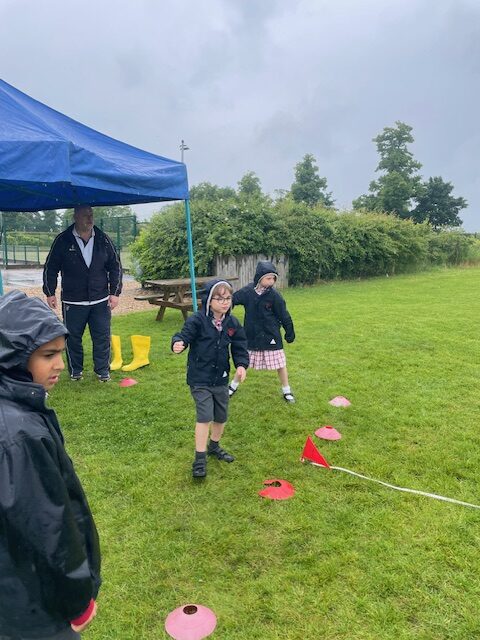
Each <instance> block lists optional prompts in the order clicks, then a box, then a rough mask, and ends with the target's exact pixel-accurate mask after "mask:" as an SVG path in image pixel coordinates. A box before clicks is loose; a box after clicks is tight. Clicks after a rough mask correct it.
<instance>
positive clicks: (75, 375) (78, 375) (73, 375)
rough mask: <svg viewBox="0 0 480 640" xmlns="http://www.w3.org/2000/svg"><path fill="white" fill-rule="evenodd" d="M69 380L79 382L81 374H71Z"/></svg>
mask: <svg viewBox="0 0 480 640" xmlns="http://www.w3.org/2000/svg"><path fill="white" fill-rule="evenodd" d="M70 380H71V381H72V382H78V381H79V380H83V373H72V375H71V376H70Z"/></svg>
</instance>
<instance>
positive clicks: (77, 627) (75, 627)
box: [70, 602, 97, 633]
mask: <svg viewBox="0 0 480 640" xmlns="http://www.w3.org/2000/svg"><path fill="white" fill-rule="evenodd" d="M96 615H97V603H96V602H94V603H93V609H92V612H91V613H90V615H89V617H88V620H85V622H83V623H82V624H74V623H73V622H71V623H70V626H71V627H72V629H73V631H76V632H77V633H80V632H82V631H84V629H86V628H87V627H88V625H89V624H90V623H91V621H92V620H93V619H94V617H95V616H96Z"/></svg>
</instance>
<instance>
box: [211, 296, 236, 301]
mask: <svg viewBox="0 0 480 640" xmlns="http://www.w3.org/2000/svg"><path fill="white" fill-rule="evenodd" d="M212 300H216V301H217V302H231V301H232V296H230V297H229V298H220V297H218V296H217V297H215V298H212Z"/></svg>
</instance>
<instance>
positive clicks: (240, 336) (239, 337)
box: [231, 322, 250, 382]
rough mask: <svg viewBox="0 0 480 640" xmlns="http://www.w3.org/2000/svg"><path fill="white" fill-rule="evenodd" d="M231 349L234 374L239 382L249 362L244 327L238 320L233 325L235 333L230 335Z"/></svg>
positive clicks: (243, 376) (241, 380) (242, 378)
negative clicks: (235, 324) (234, 325)
mask: <svg viewBox="0 0 480 640" xmlns="http://www.w3.org/2000/svg"><path fill="white" fill-rule="evenodd" d="M231 351H232V359H233V364H234V365H235V368H236V376H237V378H238V380H239V381H240V382H243V381H244V380H245V376H246V375H247V369H248V365H249V362H250V356H249V355H248V350H247V336H246V335H245V329H244V328H243V327H242V325H241V324H240V323H239V322H238V324H237V326H236V327H235V333H234V334H233V335H232V342H231Z"/></svg>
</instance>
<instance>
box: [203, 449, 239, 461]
mask: <svg viewBox="0 0 480 640" xmlns="http://www.w3.org/2000/svg"><path fill="white" fill-rule="evenodd" d="M207 453H208V455H209V456H215V457H216V458H217V460H223V462H233V461H234V460H235V458H234V457H233V456H232V454H231V453H227V451H225V449H222V447H215V449H211V448H210V447H209V448H208V451H207Z"/></svg>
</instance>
